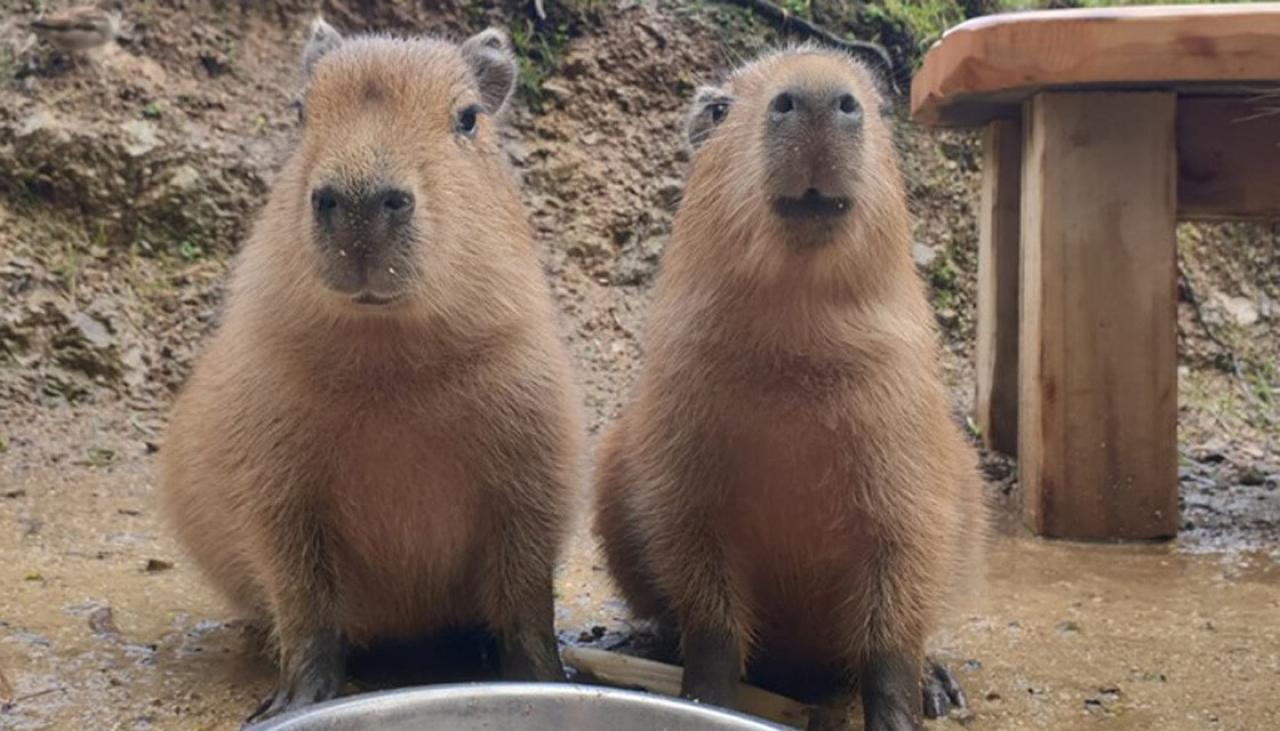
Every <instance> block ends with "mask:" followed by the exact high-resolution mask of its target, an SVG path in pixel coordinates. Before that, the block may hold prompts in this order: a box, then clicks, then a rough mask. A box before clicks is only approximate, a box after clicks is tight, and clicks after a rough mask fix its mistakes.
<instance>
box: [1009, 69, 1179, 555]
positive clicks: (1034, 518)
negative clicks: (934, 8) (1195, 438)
mask: <svg viewBox="0 0 1280 731" xmlns="http://www.w3.org/2000/svg"><path fill="white" fill-rule="evenodd" d="M1174 118H1175V99H1174V95H1172V94H1169V93H1139V92H1122V93H1102V92H1097V93H1091V92H1055V93H1042V94H1039V95H1037V96H1035V97H1034V98H1033V99H1032V100H1031V101H1029V102H1027V104H1026V105H1025V107H1024V110H1023V124H1024V126H1025V130H1024V144H1023V154H1024V161H1023V171H1022V172H1023V174H1022V181H1023V188H1022V280H1021V289H1022V308H1021V314H1022V330H1021V349H1020V355H1021V357H1020V358H1019V363H1020V366H1021V367H1020V373H1019V377H1020V378H1019V381H1020V389H1019V400H1018V404H1019V413H1018V421H1019V426H1020V432H1019V439H1018V452H1019V467H1020V482H1021V486H1022V492H1023V499H1024V509H1025V516H1026V519H1027V521H1028V522H1029V523H1030V525H1031V527H1032V529H1033V530H1035V531H1036V532H1037V533H1039V534H1042V535H1047V536H1057V537H1063V538H1080V539H1139V538H1158V537H1168V536H1172V535H1174V534H1175V533H1176V531H1177V525H1178V523H1177V520H1178V473H1177V362H1176V342H1175V335H1176V321H1175V307H1176V302H1175V282H1176V259H1175V257H1176V246H1175V230H1174V228H1175V225H1176V210H1177V198H1176V189H1175V186H1176V179H1177V161H1176V157H1177V155H1176V152H1175V146H1174V122H1175V119H1174Z"/></svg>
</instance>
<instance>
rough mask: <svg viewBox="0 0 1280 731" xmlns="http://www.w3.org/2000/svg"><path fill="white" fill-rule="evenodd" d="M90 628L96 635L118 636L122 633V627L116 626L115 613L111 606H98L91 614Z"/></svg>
mask: <svg viewBox="0 0 1280 731" xmlns="http://www.w3.org/2000/svg"><path fill="white" fill-rule="evenodd" d="M89 629H90V630H91V631H92V632H93V633H94V634H95V635H101V636H108V637H116V636H119V634H120V628H119V627H117V626H116V618H115V614H114V613H113V612H112V611H111V607H109V606H106V607H98V608H97V609H95V610H93V612H91V613H90V614H89Z"/></svg>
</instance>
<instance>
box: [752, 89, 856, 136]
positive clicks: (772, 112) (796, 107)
mask: <svg viewBox="0 0 1280 731" xmlns="http://www.w3.org/2000/svg"><path fill="white" fill-rule="evenodd" d="M769 121H770V122H771V123H772V124H773V125H774V126H776V127H788V126H791V125H794V124H799V123H802V122H804V123H834V124H836V125H838V126H840V127H857V126H860V125H861V124H862V105H861V104H860V103H858V99H857V97H855V96H854V95H853V94H850V93H849V92H847V91H845V90H843V89H803V88H794V89H784V90H783V91H781V92H779V93H778V94H777V96H775V97H773V99H772V100H771V101H770V102H769Z"/></svg>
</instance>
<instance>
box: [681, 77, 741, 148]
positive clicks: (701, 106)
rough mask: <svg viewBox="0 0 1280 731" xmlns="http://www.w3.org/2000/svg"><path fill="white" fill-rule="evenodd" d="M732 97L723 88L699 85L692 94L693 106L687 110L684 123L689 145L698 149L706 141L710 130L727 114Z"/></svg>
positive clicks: (725, 117)
mask: <svg viewBox="0 0 1280 731" xmlns="http://www.w3.org/2000/svg"><path fill="white" fill-rule="evenodd" d="M732 103H733V98H732V97H730V96H729V95H728V94H727V93H725V91H724V89H721V88H719V87H716V86H700V87H698V91H697V92H696V93H694V95H693V108H692V109H690V110H689V121H688V123H687V124H686V125H685V127H686V129H685V133H686V134H687V136H688V139H689V146H690V147H692V148H693V149H695V150H696V149H698V146H699V145H701V144H702V143H703V142H706V140H707V138H708V137H710V136H711V132H712V131H713V130H714V129H715V128H716V127H717V126H719V124H720V123H721V122H723V121H724V120H725V119H727V118H728V116H729V107H730V106H731V105H732Z"/></svg>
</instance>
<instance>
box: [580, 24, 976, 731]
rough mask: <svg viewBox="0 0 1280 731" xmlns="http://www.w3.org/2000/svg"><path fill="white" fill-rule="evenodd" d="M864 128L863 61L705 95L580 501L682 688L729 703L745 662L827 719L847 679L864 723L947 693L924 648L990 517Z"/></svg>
mask: <svg viewBox="0 0 1280 731" xmlns="http://www.w3.org/2000/svg"><path fill="white" fill-rule="evenodd" d="M882 115H883V112H882V100H881V99H880V97H879V95H878V91H877V88H876V84H875V80H874V79H873V77H872V76H871V75H870V73H869V72H868V71H867V70H865V69H864V68H863V67H861V66H860V65H859V64H858V63H857V62H855V61H853V60H852V59H851V58H849V57H847V56H846V55H844V54H841V53H839V52H834V51H827V50H820V49H817V48H812V47H801V48H796V49H789V50H786V51H782V52H777V53H774V54H772V55H767V56H765V57H763V58H761V59H759V60H757V61H756V62H754V63H750V64H748V65H746V66H744V67H742V68H740V69H738V70H737V71H736V72H734V73H733V74H732V75H731V76H730V77H729V79H728V80H727V82H726V83H725V84H724V85H723V86H722V87H720V88H703V89H701V90H700V91H699V92H698V93H697V97H696V100H695V103H694V108H693V111H692V113H691V115H690V118H689V125H688V135H689V140H690V142H691V143H692V145H693V146H694V152H693V158H692V170H691V172H690V177H689V180H688V184H687V186H686V189H685V193H684V197H683V202H682V204H681V206H680V210H679V212H678V214H677V216H676V219H675V223H674V229H673V232H672V236H671V239H670V243H669V244H668V246H667V248H666V250H665V251H664V253H663V258H662V269H661V273H660V276H659V279H658V282H657V285H656V290H655V293H654V297H653V304H652V307H651V311H650V315H649V323H648V329H647V340H646V344H645V345H646V358H645V364H644V367H643V371H642V373H641V375H640V378H639V380H638V382H637V384H636V387H635V390H634V393H633V394H632V396H631V400H630V403H629V404H628V405H627V406H626V407H625V408H624V410H623V413H622V415H621V416H620V418H619V419H618V421H617V423H616V424H615V425H614V427H613V428H612V430H611V431H610V432H609V433H608V434H607V435H606V438H605V440H604V443H603V446H602V449H601V456H600V460H599V466H598V470H597V481H598V492H597V501H598V502H597V506H596V508H597V512H596V529H597V531H598V533H599V534H600V535H601V538H602V540H603V544H604V547H605V553H606V557H607V560H608V564H609V567H610V570H611V573H612V574H613V576H614V577H615V579H616V581H617V583H618V584H619V585H620V588H621V589H622V591H623V593H624V595H625V597H626V598H627V600H628V601H629V603H630V605H631V607H632V608H633V609H634V611H635V612H636V613H637V614H638V615H640V616H642V617H648V618H653V619H657V620H659V621H661V622H667V623H671V624H672V625H674V626H676V627H678V629H679V631H680V636H681V650H682V654H683V657H684V680H683V687H682V692H683V694H684V695H686V696H687V697H691V698H695V699H698V700H701V701H705V702H710V703H715V704H721V705H728V706H732V705H734V700H735V694H736V688H737V684H738V682H739V679H740V676H741V675H742V674H743V672H744V670H745V672H746V673H747V674H748V677H750V678H751V679H752V680H753V681H755V682H758V683H759V684H761V685H764V686H765V687H767V688H770V689H773V690H777V691H780V692H784V693H788V694H791V695H794V696H796V697H799V698H802V699H807V700H810V701H811V702H815V703H817V704H819V705H820V706H822V709H821V710H820V712H818V713H815V714H814V719H813V724H811V725H812V726H814V727H821V726H828V725H832V724H837V725H847V723H848V721H847V709H848V708H849V706H850V703H849V700H850V699H851V697H852V696H853V695H854V693H855V692H856V691H859V690H860V692H861V698H862V702H863V711H864V715H865V718H866V727H867V728H868V729H871V730H872V731H885V730H887V729H915V728H919V724H920V721H919V719H920V716H921V710H922V705H923V706H924V710H925V711H927V712H928V713H929V714H930V715H936V714H939V713H942V712H945V710H946V707H947V706H948V705H949V704H950V703H952V702H955V703H962V702H963V700H962V693H961V691H960V688H959V686H958V685H957V684H956V683H955V681H954V678H953V677H952V676H951V675H950V674H949V673H948V672H947V671H946V670H945V669H944V668H943V667H942V666H940V665H938V664H936V663H934V662H932V661H931V660H929V659H928V658H926V656H925V642H926V639H927V638H928V636H929V633H930V630H931V628H932V627H933V624H934V622H935V619H936V618H937V617H938V615H939V613H940V611H941V610H942V609H943V608H944V602H946V601H947V597H949V596H953V595H954V592H952V591H951V590H952V589H954V588H956V587H957V586H959V585H960V584H963V583H966V581H965V579H963V578H961V577H962V576H965V575H967V574H969V573H970V571H969V570H970V569H971V568H973V567H974V566H975V565H976V564H977V562H978V560H979V557H980V556H979V554H980V546H981V545H982V543H983V536H984V530H985V523H986V512H985V503H984V496H983V490H982V483H981V480H980V478H979V476H978V472H977V467H976V458H975V454H974V451H973V449H972V448H971V447H970V446H969V444H968V443H967V442H966V440H965V438H964V435H963V434H962V432H961V430H960V428H959V426H958V425H957V424H956V423H955V422H954V421H953V419H952V417H951V410H950V406H949V396H948V393H947V390H946V388H945V386H944V384H943V381H942V375H941V366H940V352H939V346H938V342H937V333H936V328H935V326H934V323H933V317H932V313H931V310H930V308H929V305H928V300H927V298H926V296H925V290H924V287H923V283H922V282H921V280H920V277H919V276H918V274H917V273H916V271H915V268H914V263H913V260H912V258H911V255H910V241H911V239H910V222H909V218H908V214H907V207H906V202H905V193H904V190H903V183H902V180H901V173H900V172H899V168H898V163H897V159H896V152H895V149H894V145H893V140H892V135H891V129H890V126H889V124H888V123H887V122H886V120H885V119H884V118H883V116H882ZM922 693H923V701H924V702H923V704H922Z"/></svg>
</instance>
